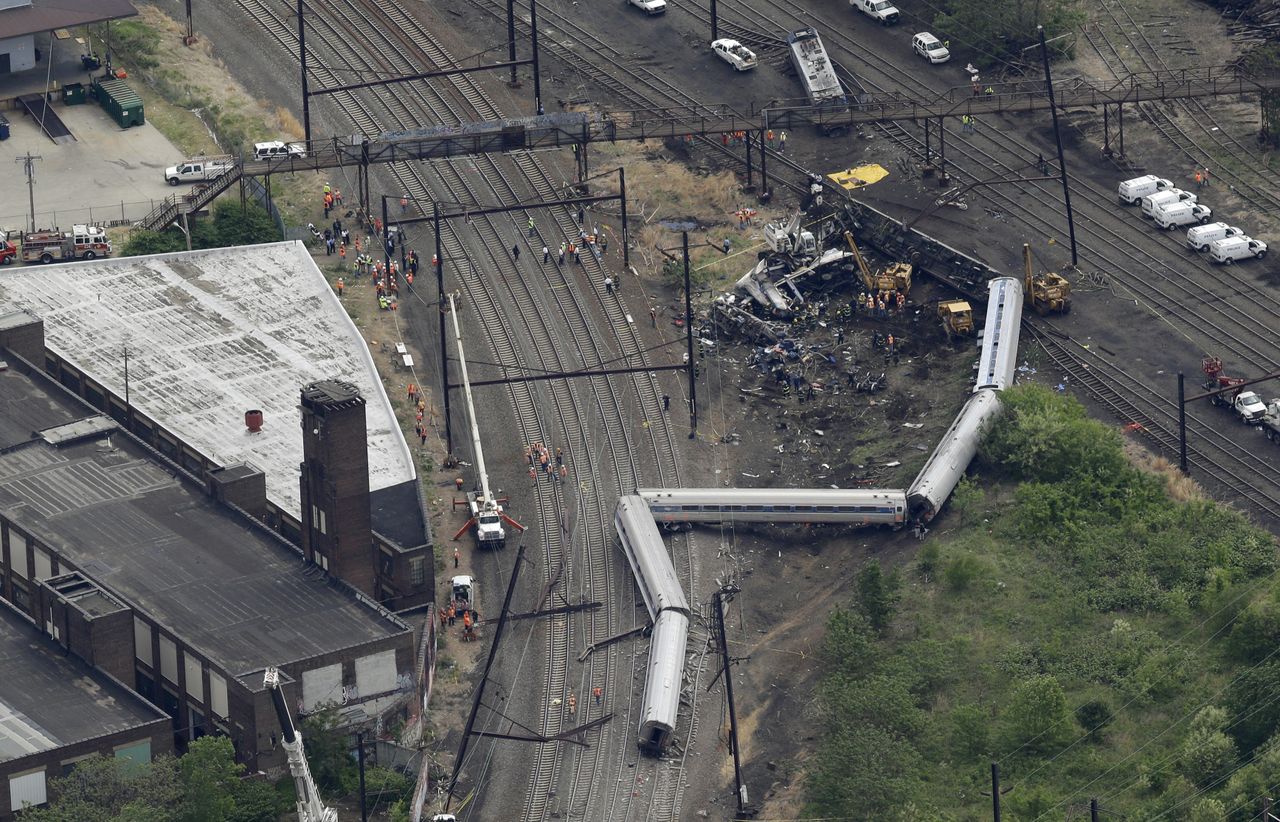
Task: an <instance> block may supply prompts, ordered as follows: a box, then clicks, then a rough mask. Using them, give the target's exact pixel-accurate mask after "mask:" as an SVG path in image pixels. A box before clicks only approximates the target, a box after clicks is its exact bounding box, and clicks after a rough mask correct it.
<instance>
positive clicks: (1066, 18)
mask: <svg viewBox="0 0 1280 822" xmlns="http://www.w3.org/2000/svg"><path fill="white" fill-rule="evenodd" d="M945 9H946V10H945V11H943V12H942V13H940V14H939V15H938V16H937V17H935V18H934V22H933V25H934V30H935V31H937V30H941V31H944V32H949V33H950V34H951V35H952V37H954V38H957V39H963V40H964V41H965V42H967V43H970V44H976V45H979V46H980V48H979V49H978V50H977V54H976V55H975V56H974V58H973V60H974V62H975V63H977V64H978V65H980V66H982V67H984V68H985V67H988V66H993V65H996V64H999V63H1001V62H1004V61H1014V62H1017V61H1027V60H1028V59H1030V58H1028V57H1026V56H1025V55H1023V54H1022V50H1023V49H1024V48H1026V47H1027V46H1030V45H1033V44H1035V43H1038V42H1039V38H1038V37H1037V35H1036V26H1037V25H1038V24H1039V25H1043V26H1044V30H1045V36H1046V37H1047V38H1053V37H1055V36H1057V35H1059V34H1062V33H1064V32H1070V31H1073V30H1074V29H1075V28H1076V27H1077V26H1079V25H1080V23H1082V22H1083V21H1084V14H1083V13H1082V12H1080V11H1079V10H1077V8H1076V6H1075V4H1074V3H1072V2H1071V0H947V2H946V4H945ZM1049 48H1050V50H1051V51H1053V52H1055V53H1059V54H1061V53H1068V52H1069V51H1070V49H1069V48H1068V47H1064V46H1063V45H1062V44H1061V42H1059V43H1055V44H1051V45H1050V47H1049ZM1034 59H1035V60H1037V61H1038V60H1039V59H1040V55H1039V54H1038V53H1037V54H1036V55H1034ZM1037 65H1038V63H1037Z"/></svg>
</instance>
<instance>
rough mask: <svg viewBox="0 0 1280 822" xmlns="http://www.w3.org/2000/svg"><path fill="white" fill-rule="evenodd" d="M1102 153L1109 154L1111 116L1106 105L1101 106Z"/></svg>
mask: <svg viewBox="0 0 1280 822" xmlns="http://www.w3.org/2000/svg"><path fill="white" fill-rule="evenodd" d="M1102 153H1103V154H1105V155H1107V156H1108V157H1110V156H1111V116H1110V109H1108V108H1107V107H1106V105H1103V106H1102Z"/></svg>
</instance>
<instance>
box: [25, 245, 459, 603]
mask: <svg viewBox="0 0 1280 822" xmlns="http://www.w3.org/2000/svg"><path fill="white" fill-rule="evenodd" d="M23 271H24V270H23V269H14V268H8V269H0V304H8V305H10V306H13V307H14V308H16V309H20V310H21V311H24V312H26V313H27V314H29V315H33V316H35V317H39V318H41V319H42V320H43V321H44V327H43V333H44V334H45V335H46V336H47V340H46V343H45V344H44V347H43V348H42V350H40V351H39V352H36V351H34V350H32V351H29V352H28V354H29V356H28V359H29V361H30V362H32V363H34V364H36V365H37V366H39V367H40V368H42V369H43V370H44V371H46V372H47V373H49V374H50V375H52V376H53V378H54V379H55V380H57V381H58V382H60V383H61V384H62V385H64V386H65V387H67V388H68V389H70V390H71V391H72V392H73V393H75V394H77V395H78V396H80V397H81V398H83V399H84V400H86V401H87V402H88V403H89V404H91V405H92V406H93V407H94V408H96V409H98V410H99V411H100V412H102V413H103V414H104V415H105V416H107V417H110V418H111V419H113V420H115V421H116V423H117V424H119V425H120V426H121V427H122V428H125V429H127V430H129V431H130V432H132V433H134V434H136V435H137V436H138V437H139V438H141V439H142V440H143V441H144V442H145V443H147V444H148V445H150V446H151V447H153V448H155V449H156V450H158V451H160V452H161V453H162V454H164V455H165V456H166V457H169V458H170V459H172V460H174V461H175V462H177V463H178V464H179V465H181V466H182V467H183V468H185V469H186V470H188V471H190V472H191V473H193V474H195V475H196V476H198V477H207V478H208V480H209V482H210V483H212V484H215V485H217V486H218V489H219V493H222V492H224V491H225V492H226V493H233V494H235V499H234V501H235V502H236V504H238V505H239V506H240V507H241V508H244V509H245V510H247V511H249V513H251V514H252V515H253V516H255V517H257V518H258V519H260V520H261V521H263V522H264V523H266V524H267V525H269V526H270V527H271V528H273V529H275V530H276V531H278V532H279V533H280V534H281V535H283V536H284V537H285V538H286V539H288V540H289V541H290V542H292V543H294V544H296V545H299V546H302V547H304V548H306V549H307V556H308V557H311V556H312V553H311V550H310V547H309V546H310V543H311V542H313V541H314V536H315V533H316V532H314V531H313V529H311V528H310V527H309V526H308V525H307V524H306V523H307V522H309V519H310V517H311V516H312V515H313V513H316V512H314V511H313V510H312V508H311V506H310V504H309V503H308V505H306V506H304V505H303V501H302V495H303V493H305V486H304V484H303V483H300V482H299V469H300V467H302V470H303V476H304V477H306V476H310V477H311V478H312V480H313V481H314V482H319V476H320V473H318V470H319V466H320V464H321V463H320V452H321V451H323V452H324V454H325V457H324V459H325V460H328V462H329V465H330V467H329V470H328V473H327V474H325V476H330V477H346V478H348V479H345V480H344V488H345V491H344V493H345V494H347V498H346V502H345V503H344V509H343V510H344V511H345V512H346V516H345V517H344V520H343V523H344V524H345V525H348V526H350V527H352V528H355V529H357V530H365V529H367V530H371V532H372V534H371V536H363V537H360V539H359V541H358V542H352V541H351V540H350V539H348V540H344V541H342V542H341V543H340V544H341V545H342V546H343V552H344V556H343V558H342V559H343V561H342V562H341V563H337V564H333V563H332V562H330V560H332V559H333V557H332V556H330V555H327V554H325V553H324V552H323V550H322V553H321V557H320V559H318V560H317V562H318V564H321V566H322V568H323V569H324V570H325V571H326V572H329V573H333V574H336V575H338V576H340V577H341V578H342V579H344V580H346V581H347V582H349V583H350V584H352V585H354V586H356V587H357V588H358V589H359V590H361V591H362V592H363V593H365V594H366V595H368V596H370V597H372V598H373V599H375V600H377V601H378V602H380V603H382V604H383V605H385V606H386V607H388V608H390V609H392V610H396V611H399V610H404V609H410V608H417V607H421V606H423V605H425V604H426V603H428V602H431V601H432V600H433V599H434V591H435V564H434V549H433V546H432V539H431V531H430V525H429V519H428V517H427V514H426V510H427V506H426V500H425V498H424V497H423V496H422V491H421V487H420V486H421V484H420V483H419V481H418V476H417V471H416V468H415V465H414V457H413V454H412V453H411V452H410V450H409V446H408V444H407V443H406V442H405V438H404V434H403V432H402V431H401V428H400V423H399V420H398V419H397V416H396V413H395V410H394V409H393V407H392V404H391V401H390V399H389V398H388V396H387V394H386V391H385V390H384V388H383V383H382V380H381V378H380V377H379V374H378V370H377V368H376V366H375V363H374V360H373V355H372V354H371V353H370V350H369V344H368V343H366V341H365V340H364V338H363V337H362V336H361V334H360V331H359V329H357V328H356V326H355V324H354V323H353V322H352V321H351V318H350V317H349V316H348V315H347V313H346V310H345V309H344V308H343V306H342V305H341V303H339V301H338V299H337V297H336V295H335V294H334V293H333V289H332V288H331V287H330V286H329V284H328V282H327V281H326V279H325V277H324V275H323V273H322V272H321V271H320V270H319V269H318V268H317V267H316V265H315V262H314V261H313V260H312V259H311V255H310V254H309V253H308V252H307V250H306V248H305V247H304V246H303V245H302V244H301V243H298V242H283V243H269V244H265V245H257V246H246V247H239V248H221V249H209V250H205V251H195V252H181V253H176V254H160V255H151V256H145V257H126V258H120V259H99V260H92V261H85V262H77V263H69V264H65V265H51V266H45V267H42V268H41V269H40V276H39V277H35V278H32V277H31V276H30V275H29V274H24V273H23ZM15 317H16V318H15V319H11V320H10V321H9V325H10V326H14V327H15V328H16V327H17V326H21V325H22V324H23V323H24V322H26V320H23V319H22V318H21V315H15ZM0 333H4V332H3V330H0ZM9 333H16V331H14V329H12V328H11V329H10V332H9ZM390 355H391V352H388V357H390ZM412 379H413V377H412V376H411V375H406V380H412ZM334 382H340V383H344V384H346V385H348V386H350V387H352V389H353V390H354V391H356V392H357V393H358V394H359V395H360V400H359V402H358V403H356V405H357V406H358V407H353V408H352V409H351V410H350V412H349V413H338V409H337V406H338V405H342V401H337V405H335V406H334V407H332V408H328V410H326V408H327V407H328V401H326V400H322V399H319V398H317V399H316V400H315V401H314V402H312V401H309V400H307V399H306V395H305V394H304V395H303V398H302V401H301V402H300V395H299V391H300V390H301V389H303V388H305V387H307V386H313V385H325V384H329V383H334ZM345 392H346V389H341V390H339V391H338V393H339V394H340V395H341V394H344V393H345ZM322 393H323V392H322ZM317 413H319V414H320V416H322V417H328V418H330V422H329V428H330V430H331V436H329V437H328V438H327V439H326V440H324V442H321V441H319V440H317V438H316V437H315V436H314V435H313V434H312V433H311V432H312V431H313V429H315V428H316V427H317V426H315V425H313V424H312V423H311V422H308V420H307V419H304V415H306V416H307V417H308V418H312V417H315V416H316V414H317ZM337 443H341V445H340V446H337V447H335V445H336V444H337ZM356 465H362V466H363V468H362V469H361V470H363V472H364V476H363V477H353V476H350V475H351V472H352V471H353V470H354V469H353V467H354V466H356ZM306 466H310V468H308V467H306ZM245 471H248V472H249V473H251V474H253V475H254V477H253V479H252V480H250V479H246V478H238V477H239V475H240V474H241V473H243V472H245ZM252 483H258V484H260V487H262V488H264V489H265V495H263V494H256V495H247V494H246V493H245V489H246V488H247V487H248V486H249V485H251V484H252ZM233 488H234V489H237V490H235V491H232V490H231V489H233ZM355 499H362V500H363V504H364V506H365V508H366V513H365V514H364V515H363V517H364V518H367V519H368V522H367V523H364V522H359V521H357V519H353V518H352V514H351V512H352V510H353V509H352V505H353V504H354V502H353V501H354V500H355ZM304 509H305V510H304ZM325 525H326V526H327V525H328V523H327V522H326V523H325ZM351 533H353V532H349V533H348V536H350V535H351Z"/></svg>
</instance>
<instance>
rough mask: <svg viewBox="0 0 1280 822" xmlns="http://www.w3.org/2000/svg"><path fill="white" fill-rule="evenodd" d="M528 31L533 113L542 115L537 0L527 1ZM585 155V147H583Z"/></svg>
mask: <svg viewBox="0 0 1280 822" xmlns="http://www.w3.org/2000/svg"><path fill="white" fill-rule="evenodd" d="M529 29H530V31H531V32H532V39H533V46H532V48H533V103H534V113H536V114H542V113H543V112H542V75H541V74H540V73H539V71H538V0H529ZM584 153H585V146H584Z"/></svg>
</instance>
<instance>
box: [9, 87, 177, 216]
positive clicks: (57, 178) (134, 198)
mask: <svg viewBox="0 0 1280 822" xmlns="http://www.w3.org/2000/svg"><path fill="white" fill-rule="evenodd" d="M53 110H54V111H55V112H56V113H57V114H58V116H59V117H61V118H62V120H63V122H64V123H66V125H67V127H68V128H69V129H70V130H71V133H72V134H73V135H75V138H76V139H75V141H73V142H67V143H63V144H60V145H59V144H55V143H53V142H52V141H51V140H50V139H49V138H48V137H46V136H45V135H44V134H42V133H41V132H40V129H39V127H38V125H37V124H36V123H35V122H34V121H33V120H32V119H31V118H30V117H29V116H27V114H26V113H25V112H23V111H21V110H14V109H9V108H6V110H5V111H4V112H3V113H4V116H5V117H6V118H8V120H9V123H10V138H9V139H8V140H7V141H5V142H3V143H0V154H3V155H4V156H6V157H9V158H20V157H22V156H24V155H26V154H27V152H30V153H31V154H33V155H36V156H38V157H40V159H39V160H36V161H35V163H34V166H35V180H36V183H35V209H36V227H37V228H53V227H55V226H57V227H61V228H63V229H69V228H70V227H71V226H72V225H73V224H75V223H90V224H98V225H104V226H110V225H113V224H119V223H120V221H124V220H134V219H138V218H140V217H142V216H144V215H145V214H147V213H148V212H149V211H151V209H152V208H153V207H154V205H155V203H157V202H158V201H160V200H162V199H164V198H165V197H167V196H169V195H170V194H172V193H173V189H171V188H170V187H169V186H168V185H167V184H166V183H165V181H164V179H163V175H164V169H165V168H166V167H167V166H170V165H174V164H176V163H178V162H180V161H182V160H183V159H184V158H183V156H182V153H181V152H180V151H179V150H178V149H177V148H176V147H175V146H174V145H173V144H172V143H170V142H169V141H168V140H167V139H166V138H165V137H164V135H162V134H161V133H160V132H159V131H157V130H156V129H155V128H154V127H152V126H151V125H150V124H149V123H147V124H145V125H141V126H134V127H132V128H128V129H121V128H120V127H119V126H118V125H116V123H115V122H114V121H113V120H112V119H111V118H110V117H108V116H107V113H106V112H105V111H103V109H102V108H101V106H99V105H97V103H95V102H94V101H92V100H91V101H88V102H86V103H85V104H84V105H73V106H67V105H63V104H62V103H55V104H54V105H53ZM3 173H4V174H5V176H6V183H5V185H4V190H5V191H6V192H9V193H10V196H7V197H5V198H3V201H0V229H21V228H24V227H26V226H27V224H28V221H29V219H30V217H29V211H28V198H27V192H26V191H25V190H24V189H25V188H26V177H25V175H24V173H23V166H22V164H21V163H17V162H14V161H13V160H12V159H10V160H8V161H7V162H6V163H5V166H4V171H3Z"/></svg>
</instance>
